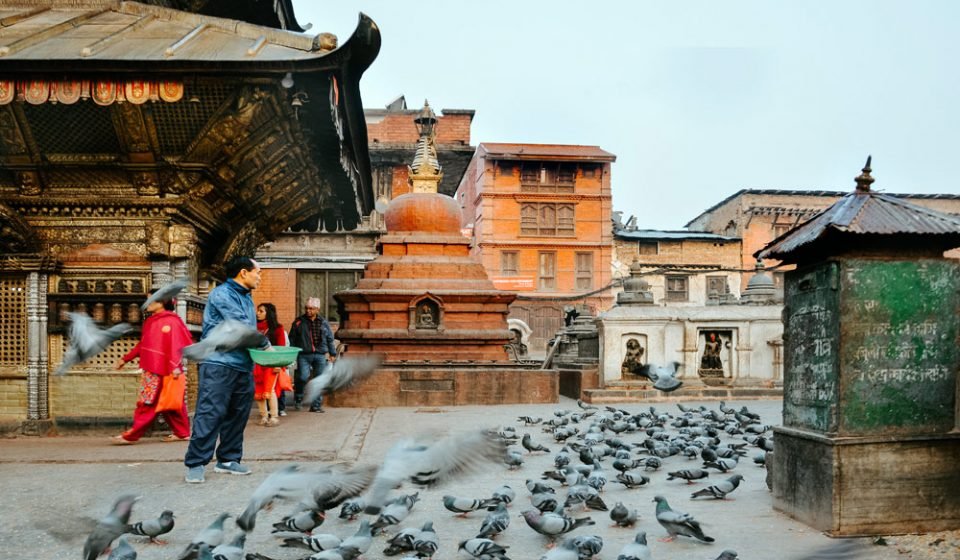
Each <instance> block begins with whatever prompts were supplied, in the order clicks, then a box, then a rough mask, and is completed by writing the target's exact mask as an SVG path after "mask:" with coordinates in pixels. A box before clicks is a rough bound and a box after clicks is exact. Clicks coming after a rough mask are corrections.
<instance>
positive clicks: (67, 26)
mask: <svg viewBox="0 0 960 560" xmlns="http://www.w3.org/2000/svg"><path fill="white" fill-rule="evenodd" d="M109 11H110V9H109V8H104V9H102V10H93V11H90V12H84V13H82V14H80V15H79V16H77V17H75V18H70V19H68V20H67V21H64V22H62V23H58V24H57V25H54V26H53V27H48V28H47V29H44V30H43V31H38V32H37V33H34V34H32V35H27V36H26V37H23V38H22V39H17V40H16V41H14V42H12V43H10V44H9V45H4V46H2V47H0V56H7V55H8V54H13V53H15V52H17V51H21V50H23V49H25V48H27V47H32V46H34V45H36V44H37V43H42V42H44V41H46V40H47V39H51V38H53V37H56V36H57V35H60V34H61V33H65V32H67V31H70V30H71V29H73V28H75V27H77V26H79V25H80V24H82V23H83V22H85V21H87V20H89V19H93V18H95V17H97V16H99V15H101V14H105V13H107V12H109Z"/></svg>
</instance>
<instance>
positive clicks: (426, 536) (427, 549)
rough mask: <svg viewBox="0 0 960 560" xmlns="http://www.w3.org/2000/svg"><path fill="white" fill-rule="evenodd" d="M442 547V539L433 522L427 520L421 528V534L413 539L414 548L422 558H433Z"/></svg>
mask: <svg viewBox="0 0 960 560" xmlns="http://www.w3.org/2000/svg"><path fill="white" fill-rule="evenodd" d="M439 548H440V539H438V538H437V532H436V531H435V530H434V529H433V522H432V521H427V522H426V523H424V524H423V527H421V528H420V534H419V535H417V538H416V539H414V540H413V549H414V550H416V551H417V556H419V557H420V558H433V555H434V554H436V553H437V549H439Z"/></svg>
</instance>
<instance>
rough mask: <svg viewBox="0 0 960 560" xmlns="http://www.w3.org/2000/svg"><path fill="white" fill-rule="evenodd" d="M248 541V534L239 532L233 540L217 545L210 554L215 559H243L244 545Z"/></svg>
mask: <svg viewBox="0 0 960 560" xmlns="http://www.w3.org/2000/svg"><path fill="white" fill-rule="evenodd" d="M246 542H247V534H246V533H237V536H235V537H233V540H232V541H230V542H226V543H223V544H221V545H219V546H217V547H216V548H214V549H213V550H211V551H210V554H211V555H212V556H213V558H214V560H243V559H244V555H243V547H244V545H245V544H246Z"/></svg>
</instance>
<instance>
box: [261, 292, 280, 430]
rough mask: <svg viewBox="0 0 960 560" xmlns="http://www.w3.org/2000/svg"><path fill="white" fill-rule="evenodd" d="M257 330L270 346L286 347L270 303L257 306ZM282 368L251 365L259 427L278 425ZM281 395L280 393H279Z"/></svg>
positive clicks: (275, 311) (275, 310)
mask: <svg viewBox="0 0 960 560" xmlns="http://www.w3.org/2000/svg"><path fill="white" fill-rule="evenodd" d="M257 330H258V331H260V332H261V333H263V334H264V335H265V336H266V337H267V339H268V340H269V341H270V344H272V345H274V346H287V333H285V332H284V330H283V326H282V325H281V324H280V323H279V322H278V321H277V308H276V306H275V305H273V304H272V303H261V304H260V305H258V306H257ZM283 369H284V368H280V367H271V366H261V365H259V364H254V365H253V386H254V390H253V398H254V400H256V401H257V408H259V409H260V425H261V426H268V427H271V428H272V427H274V426H277V425H279V424H280V414H279V410H278V409H277V397H278V394H277V393H278V391H277V379H278V377H279V376H280V372H281V371H282V370H283ZM281 394H282V393H281Z"/></svg>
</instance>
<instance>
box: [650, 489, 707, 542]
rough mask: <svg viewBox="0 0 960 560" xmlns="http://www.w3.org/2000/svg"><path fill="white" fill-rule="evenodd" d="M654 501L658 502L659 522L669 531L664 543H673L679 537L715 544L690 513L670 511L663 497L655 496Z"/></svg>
mask: <svg viewBox="0 0 960 560" xmlns="http://www.w3.org/2000/svg"><path fill="white" fill-rule="evenodd" d="M653 501H655V502H657V522H658V523H660V525H661V526H662V527H663V528H664V529H666V530H667V533H668V534H669V536H668V537H667V538H666V539H662V540H663V541H664V542H667V541H672V540H673V539H674V538H676V536H677V535H683V536H685V537H693V538H695V539H698V540H701V541H703V542H713V541H714V539H713V537H708V536H706V535H704V534H703V530H702V529H700V524H699V523H698V522H697V520H696V519H694V518H693V516H692V515H690V514H689V513H683V512H679V511H674V510H672V509H670V504H668V503H667V500H666V498H664V497H663V496H655V497H654V498H653Z"/></svg>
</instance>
